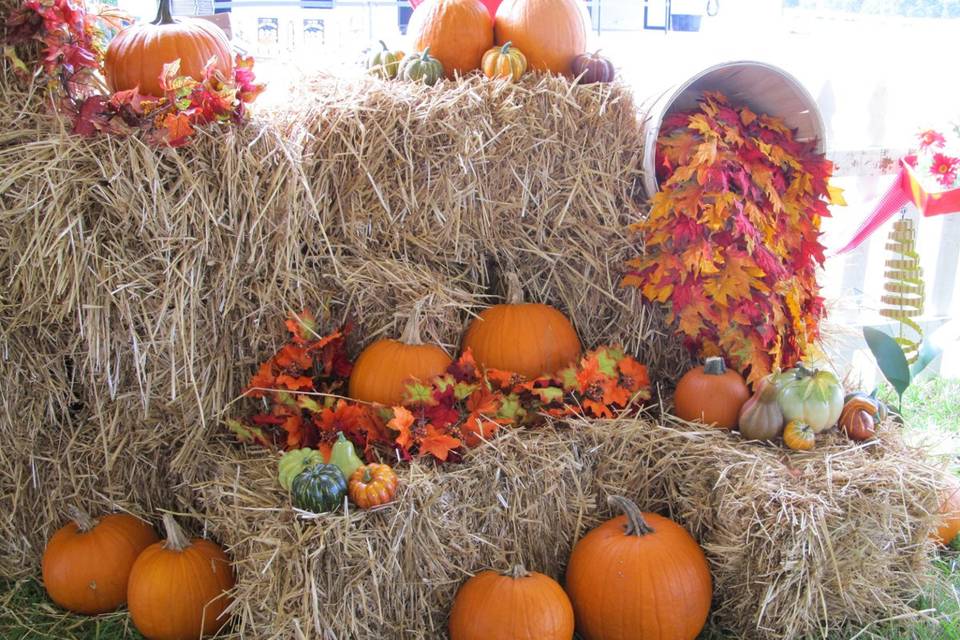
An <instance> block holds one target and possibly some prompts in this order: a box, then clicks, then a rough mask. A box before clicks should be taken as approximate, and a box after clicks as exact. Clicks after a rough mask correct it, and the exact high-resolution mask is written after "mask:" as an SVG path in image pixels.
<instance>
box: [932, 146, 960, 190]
mask: <svg viewBox="0 0 960 640" xmlns="http://www.w3.org/2000/svg"><path fill="white" fill-rule="evenodd" d="M958 165H960V158H953V157H951V156H948V155H946V154H943V153H935V154H934V155H933V162H932V163H931V165H930V173H931V175H933V176H934V177H935V178H936V179H937V182H939V183H940V184H942V185H943V186H945V187H950V186H953V183H954V181H955V180H956V179H957V166H958Z"/></svg>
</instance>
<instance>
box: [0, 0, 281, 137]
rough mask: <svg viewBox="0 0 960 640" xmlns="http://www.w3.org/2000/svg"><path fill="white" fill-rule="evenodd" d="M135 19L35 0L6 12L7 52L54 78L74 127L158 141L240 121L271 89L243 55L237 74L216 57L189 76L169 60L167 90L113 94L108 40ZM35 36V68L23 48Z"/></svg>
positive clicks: (52, 86)
mask: <svg viewBox="0 0 960 640" xmlns="http://www.w3.org/2000/svg"><path fill="white" fill-rule="evenodd" d="M127 22H128V20H127V19H126V18H125V17H124V16H123V15H122V14H120V13H118V12H116V11H112V10H105V11H102V12H98V13H94V12H89V11H87V8H86V4H85V3H84V2H83V1H82V0H27V2H25V3H24V4H23V5H21V6H19V7H17V8H16V9H14V10H13V11H12V12H11V14H10V15H9V16H8V17H7V19H6V22H5V24H4V30H3V44H4V55H5V56H6V57H7V58H8V59H10V60H11V61H12V63H13V66H14V68H15V69H16V70H17V71H18V72H19V73H21V74H23V75H25V76H29V75H38V76H42V77H45V78H46V79H47V81H48V88H49V90H50V91H51V93H52V94H53V95H54V96H56V99H57V102H58V104H59V106H60V110H61V112H63V113H65V114H67V115H69V116H70V118H71V119H72V120H73V132H74V133H76V134H79V135H84V136H92V135H96V134H98V133H111V134H116V135H128V134H130V133H132V132H134V131H137V130H141V131H144V132H145V137H146V138H147V140H149V141H150V142H152V143H155V144H164V143H165V144H169V145H171V146H180V145H183V144H186V143H187V142H188V141H189V140H190V138H191V136H192V135H193V134H194V133H195V130H196V127H199V126H203V125H206V124H210V123H214V122H219V123H223V122H231V121H233V122H238V121H240V120H241V119H242V118H243V116H244V113H245V111H246V105H248V104H249V103H251V102H253V101H254V100H255V99H256V97H257V96H258V95H259V94H260V92H262V91H263V85H261V84H257V82H256V77H255V75H254V72H253V59H252V58H244V57H241V56H237V58H236V61H235V64H234V73H233V77H232V78H225V77H223V75H222V74H221V73H220V72H219V71H217V70H215V69H214V68H213V66H212V65H211V64H208V65H207V68H206V69H205V70H204V74H203V77H202V78H201V79H200V80H195V79H193V78H191V77H189V76H182V75H179V71H180V61H179V60H176V61H174V62H172V63H170V64H168V65H165V66H164V69H163V73H162V74H161V77H160V83H161V86H162V88H163V90H164V95H163V96H162V97H153V96H145V95H141V94H140V93H139V92H138V91H137V90H136V89H133V90H129V91H118V92H116V93H113V94H111V93H109V91H108V90H107V89H106V87H105V85H104V83H103V81H102V79H101V72H102V69H103V60H104V56H105V55H106V49H107V44H108V43H109V41H110V39H111V38H112V37H113V35H115V34H116V32H117V31H118V30H119V29H121V28H122V27H123V26H124V25H125V24H126V23H127ZM31 42H35V43H39V46H38V48H37V50H38V51H39V55H38V60H37V63H36V68H35V69H34V70H33V71H32V72H31V70H30V68H29V66H28V65H27V63H25V62H24V61H23V60H22V59H21V58H20V56H18V55H17V52H16V49H15V46H16V45H27V44H29V43H31Z"/></svg>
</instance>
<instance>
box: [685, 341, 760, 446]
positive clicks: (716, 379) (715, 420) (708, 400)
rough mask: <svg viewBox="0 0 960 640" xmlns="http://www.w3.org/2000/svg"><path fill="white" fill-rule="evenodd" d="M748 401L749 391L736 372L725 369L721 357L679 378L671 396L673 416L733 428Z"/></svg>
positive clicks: (710, 360)
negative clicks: (741, 409)
mask: <svg viewBox="0 0 960 640" xmlns="http://www.w3.org/2000/svg"><path fill="white" fill-rule="evenodd" d="M749 398H750V389H749V388H748V387H747V383H746V382H744V381H743V377H742V376H741V375H740V374H739V373H737V372H736V371H734V370H732V369H727V366H726V364H724V362H723V358H716V357H714V358H707V360H706V362H704V363H703V365H702V366H699V367H694V368H693V369H691V370H690V371H687V372H686V373H685V374H683V377H682V378H680V382H678V383H677V390H676V391H675V392H674V394H673V413H674V415H676V416H677V417H678V418H682V419H684V420H686V421H687V422H702V423H703V424H709V425H714V426H717V427H719V428H721V429H733V428H734V427H735V426H737V418H738V416H739V414H740V408H741V407H742V406H743V404H744V403H745V402H746V401H747V400H748V399H749Z"/></svg>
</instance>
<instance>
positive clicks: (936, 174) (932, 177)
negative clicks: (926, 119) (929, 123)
mask: <svg viewBox="0 0 960 640" xmlns="http://www.w3.org/2000/svg"><path fill="white" fill-rule="evenodd" d="M956 131H957V143H958V144H956V145H954V146H956V151H957V153H956V154H954V153H951V151H952V149H951V147H950V146H948V144H947V138H946V136H944V135H943V134H942V133H940V132H939V131H936V130H934V129H927V130H926V131H921V132H920V134H919V135H918V136H917V137H918V138H919V141H920V143H919V145H918V154H917V156H916V159H915V160H914V166H915V167H916V168H917V169H919V170H920V171H919V172H920V175H921V176H923V177H924V178H928V179H929V182H930V183H931V185H932V186H933V187H934V188H933V189H931V191H934V192H935V191H939V190H946V189H957V188H960V126H958V127H957V129H956Z"/></svg>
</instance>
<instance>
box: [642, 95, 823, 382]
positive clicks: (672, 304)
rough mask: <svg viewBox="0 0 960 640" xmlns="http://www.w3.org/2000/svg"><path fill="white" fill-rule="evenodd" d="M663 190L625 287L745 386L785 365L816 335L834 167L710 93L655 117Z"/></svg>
mask: <svg viewBox="0 0 960 640" xmlns="http://www.w3.org/2000/svg"><path fill="white" fill-rule="evenodd" d="M657 167H658V169H657V177H658V180H659V183H660V187H661V190H660V192H659V193H657V194H655V195H654V196H653V198H652V208H651V210H650V214H649V215H648V216H647V217H646V218H644V219H643V220H642V221H640V222H638V223H636V224H633V225H631V229H632V230H633V231H635V232H636V233H637V234H638V236H639V237H640V238H641V239H642V241H643V247H644V252H643V254H642V255H640V256H638V257H636V258H633V259H631V260H629V261H628V263H627V267H628V273H627V275H626V276H625V277H624V280H623V284H624V285H627V286H636V287H639V288H640V289H641V290H642V292H643V295H644V297H646V298H647V299H648V300H651V301H655V302H659V303H663V304H665V305H666V306H667V308H668V310H669V315H668V320H669V321H670V322H673V323H676V326H677V330H678V332H679V333H680V334H682V335H683V336H684V338H685V342H686V344H687V346H688V347H689V348H690V349H691V351H692V352H694V353H695V354H697V355H699V356H714V355H721V354H722V355H723V356H724V357H725V358H726V360H727V363H728V364H730V366H732V367H733V368H735V369H737V370H738V371H740V372H741V373H743V374H744V375H745V376H746V377H747V379H748V381H749V382H751V383H752V382H755V381H757V380H760V379H761V378H763V377H764V376H766V375H767V374H769V373H770V372H772V371H773V370H775V369H778V368H779V369H784V368H787V367H789V366H793V365H794V364H795V363H796V362H797V361H799V360H800V359H801V358H803V357H804V356H805V355H806V354H807V352H808V350H809V349H810V346H811V345H812V344H813V343H814V341H815V340H816V339H817V337H818V336H819V323H820V320H821V318H822V317H823V315H824V307H823V299H822V298H821V296H820V293H819V292H820V289H819V285H818V284H817V279H816V270H817V267H818V266H820V265H822V264H823V260H824V247H823V245H822V244H821V243H820V220H821V219H822V218H824V217H827V216H828V215H829V211H828V209H827V198H828V194H829V192H828V189H827V180H828V178H829V177H830V174H831V171H832V168H833V165H832V163H831V162H829V161H828V160H826V159H824V157H823V156H822V155H821V154H818V153H816V151H815V147H814V143H813V142H798V141H796V140H794V137H793V132H792V131H791V130H790V129H789V128H788V127H787V126H786V125H785V124H784V123H783V121H782V120H780V119H778V118H774V117H770V116H767V115H757V114H755V113H753V112H752V111H751V110H750V109H748V108H746V107H734V106H732V105H731V104H730V103H729V102H728V101H727V99H726V98H725V97H723V96H722V95H720V94H718V93H711V92H707V93H705V94H704V96H703V98H702V100H701V101H700V103H699V107H698V108H697V109H694V110H692V111H684V112H680V113H674V114H670V115H669V116H667V117H666V118H664V120H663V123H662V126H661V129H660V136H659V138H658V142H657Z"/></svg>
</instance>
